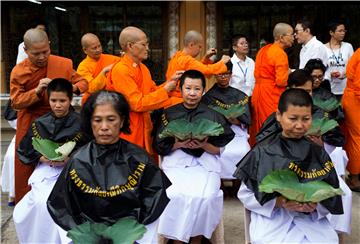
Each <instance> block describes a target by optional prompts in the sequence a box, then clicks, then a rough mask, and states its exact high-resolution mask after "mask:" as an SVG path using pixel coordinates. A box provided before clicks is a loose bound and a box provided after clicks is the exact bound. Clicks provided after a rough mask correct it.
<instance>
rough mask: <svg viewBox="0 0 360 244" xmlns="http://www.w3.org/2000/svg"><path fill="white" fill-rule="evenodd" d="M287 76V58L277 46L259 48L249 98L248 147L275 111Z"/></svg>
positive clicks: (284, 87)
mask: <svg viewBox="0 0 360 244" xmlns="http://www.w3.org/2000/svg"><path fill="white" fill-rule="evenodd" d="M288 75H289V63H288V57H287V54H286V53H285V51H284V50H283V49H282V48H281V47H280V46H279V45H278V44H275V43H274V44H268V45H266V46H264V47H263V48H261V49H260V50H259V52H258V54H257V56H256V60H255V70H254V76H255V87H254V91H253V94H252V97H251V108H252V111H251V112H252V114H251V117H252V118H251V121H252V124H251V126H250V145H254V144H255V136H256V134H257V133H258V132H259V130H260V128H261V126H262V124H263V123H264V121H265V120H266V119H267V117H268V116H269V115H270V114H272V113H273V112H275V111H276V109H277V106H278V103H279V99H280V95H281V93H282V92H283V91H284V90H285V89H286V85H287V79H288Z"/></svg>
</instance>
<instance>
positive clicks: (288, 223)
mask: <svg viewBox="0 0 360 244" xmlns="http://www.w3.org/2000/svg"><path fill="white" fill-rule="evenodd" d="M312 107H313V106H312V100H311V96H310V95H309V94H308V93H307V92H306V91H304V90H302V89H288V90H286V91H285V92H283V94H282V95H281V97H280V100H279V105H278V110H277V112H276V119H277V121H278V122H279V123H280V125H281V128H282V130H281V131H278V132H276V131H275V132H274V133H271V134H269V135H268V136H267V137H265V138H264V139H262V140H261V141H259V142H258V143H257V144H256V145H255V147H254V148H253V149H252V150H251V151H250V152H249V153H248V154H247V155H246V156H245V157H244V158H243V159H242V160H241V161H240V163H239V165H238V168H237V170H236V172H235V174H234V176H236V177H237V178H238V179H240V180H241V181H242V184H241V187H240V190H239V192H238V197H239V199H240V200H241V201H242V202H243V204H244V207H245V208H247V209H249V210H250V211H251V221H250V239H251V243H333V244H335V243H339V242H338V236H337V234H336V231H335V229H334V227H333V226H332V225H331V224H330V222H329V220H328V219H327V218H326V215H327V214H328V213H331V214H342V213H343V206H342V201H341V196H334V197H331V198H328V199H325V200H322V201H320V202H318V203H313V202H305V203H300V202H297V201H293V200H288V199H286V198H285V197H284V196H282V195H281V194H280V193H277V192H273V193H264V192H260V191H259V185H260V182H261V181H262V180H263V179H264V178H265V176H267V175H268V174H269V173H271V172H272V171H274V170H280V169H288V170H291V171H293V172H294V173H296V175H297V178H298V180H299V182H301V183H306V182H309V181H315V180H316V181H324V182H326V183H328V184H329V185H331V186H332V187H334V188H339V181H338V177H337V174H336V171H335V168H334V165H333V163H332V162H331V159H330V157H329V155H328V154H327V153H326V151H325V150H324V149H323V148H322V147H321V146H319V145H317V144H315V143H313V142H311V141H310V140H308V139H306V138H305V134H306V132H307V131H308V130H309V128H310V126H311V122H312ZM264 226H265V227H266V228H264Z"/></svg>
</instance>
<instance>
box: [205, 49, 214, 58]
mask: <svg viewBox="0 0 360 244" xmlns="http://www.w3.org/2000/svg"><path fill="white" fill-rule="evenodd" d="M216 53H217V50H216V48H210V49H209V50H207V51H206V54H205V58H207V59H209V58H211V57H212V56H214V55H216Z"/></svg>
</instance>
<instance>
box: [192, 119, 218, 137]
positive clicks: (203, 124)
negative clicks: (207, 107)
mask: <svg viewBox="0 0 360 244" xmlns="http://www.w3.org/2000/svg"><path fill="white" fill-rule="evenodd" d="M191 129H192V138H193V139H197V140H200V141H202V140H204V139H205V138H206V137H208V136H218V135H220V134H222V133H224V128H223V127H222V126H221V125H220V124H219V123H216V122H213V121H211V120H208V119H198V120H195V121H194V122H192V128H191Z"/></svg>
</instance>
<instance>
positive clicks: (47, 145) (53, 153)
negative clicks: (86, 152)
mask: <svg viewBox="0 0 360 244" xmlns="http://www.w3.org/2000/svg"><path fill="white" fill-rule="evenodd" d="M75 144H76V143H75V142H72V141H70V142H67V143H65V144H64V145H63V146H61V147H60V145H59V144H58V143H56V142H53V141H51V140H48V139H39V138H36V137H33V138H32V145H33V147H34V149H35V150H36V151H38V152H39V153H41V155H43V156H44V157H46V158H47V159H49V160H52V161H63V160H64V159H65V158H66V157H67V156H68V155H69V154H70V153H71V151H72V150H73V149H74V147H75Z"/></svg>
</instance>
